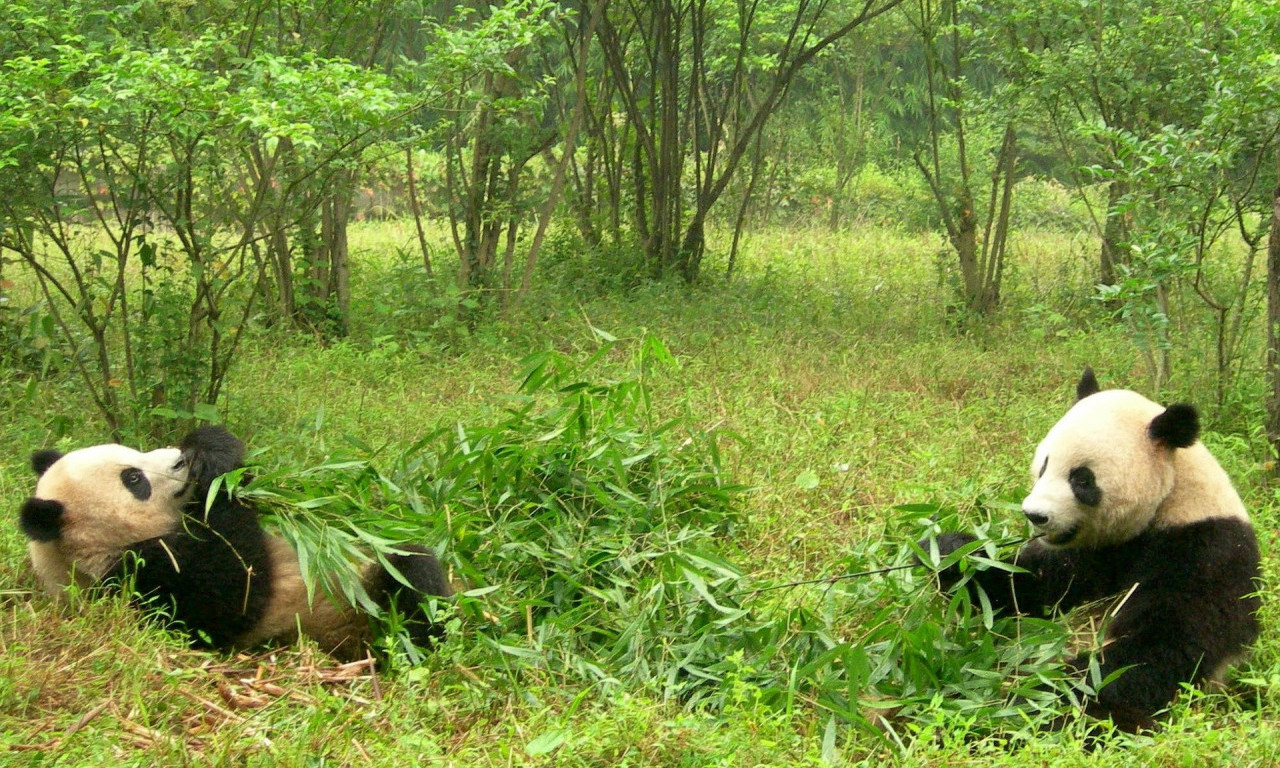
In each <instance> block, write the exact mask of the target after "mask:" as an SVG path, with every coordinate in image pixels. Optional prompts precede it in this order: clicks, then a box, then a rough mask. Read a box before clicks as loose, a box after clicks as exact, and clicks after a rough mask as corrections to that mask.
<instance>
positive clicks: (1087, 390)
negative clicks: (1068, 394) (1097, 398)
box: [1076, 365, 1102, 402]
mask: <svg viewBox="0 0 1280 768" xmlns="http://www.w3.org/2000/svg"><path fill="white" fill-rule="evenodd" d="M1101 391H1102V387H1100V386H1098V377H1097V376H1094V375H1093V369H1092V368H1090V367H1089V366H1087V365H1086V366H1085V367H1084V374H1083V375H1082V376H1081V377H1080V382H1079V383H1078V384H1076V401H1077V402H1079V401H1081V400H1083V399H1085V398H1086V397H1088V396H1089V395H1096V394H1097V393H1099V392H1101Z"/></svg>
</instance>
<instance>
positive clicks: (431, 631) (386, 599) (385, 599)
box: [370, 545, 453, 648]
mask: <svg viewBox="0 0 1280 768" xmlns="http://www.w3.org/2000/svg"><path fill="white" fill-rule="evenodd" d="M399 549H400V551H401V552H402V553H403V554H392V555H388V556H387V561H388V562H389V563H390V564H391V566H392V567H394V568H395V569H396V570H397V571H399V572H400V575H401V576H403V577H404V580H405V581H407V582H408V585H407V586H406V585H405V584H403V583H401V581H400V580H398V579H396V578H395V577H394V576H392V575H391V574H390V573H389V572H387V571H386V570H384V569H379V571H378V574H377V575H376V576H375V581H374V584H372V585H371V589H370V596H371V597H372V598H373V599H374V600H375V601H376V602H377V603H378V604H379V605H381V606H382V607H384V608H390V607H391V606H392V605H393V604H394V605H395V607H396V609H397V610H398V611H400V615H401V619H402V620H403V622H404V624H405V626H406V628H408V630H409V637H410V638H411V639H412V640H413V642H414V643H415V644H416V645H419V646H422V647H424V648H425V647H430V645H431V644H432V643H433V642H434V641H437V640H439V639H441V638H442V637H444V626H443V625H442V624H440V623H438V622H436V621H433V620H432V618H431V617H430V616H428V615H427V611H426V610H425V608H424V607H423V605H422V602H423V600H424V599H426V598H428V597H448V596H449V595H451V594H453V589H452V587H450V586H449V579H448V577H447V576H446V575H445V572H444V568H443V567H442V566H441V565H440V561H439V559H437V558H436V555H435V553H434V552H432V551H431V550H430V549H427V548H426V547H421V546H417V545H403V546H400V547H399Z"/></svg>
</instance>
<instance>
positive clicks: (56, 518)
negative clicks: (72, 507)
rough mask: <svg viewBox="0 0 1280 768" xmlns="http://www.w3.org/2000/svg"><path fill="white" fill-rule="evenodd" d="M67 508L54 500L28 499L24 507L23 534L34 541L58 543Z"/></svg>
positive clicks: (22, 516)
mask: <svg viewBox="0 0 1280 768" xmlns="http://www.w3.org/2000/svg"><path fill="white" fill-rule="evenodd" d="M64 512H66V507H63V506H62V502H60V501H53V500H52V499H37V498H35V497H32V498H30V499H27V500H26V502H24V503H23V505H22V515H21V518H20V520H21V523H22V532H23V533H25V534H26V535H27V538H28V539H31V540H32V541H57V540H58V537H60V536H61V535H62V514H63V513H64Z"/></svg>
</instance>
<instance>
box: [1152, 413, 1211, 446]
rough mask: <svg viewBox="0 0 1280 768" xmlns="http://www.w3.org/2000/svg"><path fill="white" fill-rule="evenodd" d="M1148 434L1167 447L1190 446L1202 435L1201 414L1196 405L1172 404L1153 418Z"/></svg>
mask: <svg viewBox="0 0 1280 768" xmlns="http://www.w3.org/2000/svg"><path fill="white" fill-rule="evenodd" d="M1147 434H1149V435H1151V439H1152V440H1155V441H1156V442H1157V443H1160V444H1161V445H1163V446H1164V447H1166V448H1189V447H1191V446H1192V445H1194V444H1195V442H1196V439H1197V438H1199V437H1200V414H1198V413H1196V408H1195V406H1194V405H1188V404H1186V403H1177V404H1175V405H1171V406H1169V407H1168V408H1166V409H1165V410H1164V413H1162V414H1160V415H1159V416H1157V417H1155V418H1154V419H1152V420H1151V423H1150V424H1149V425H1148V426H1147Z"/></svg>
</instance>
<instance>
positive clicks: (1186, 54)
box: [0, 0, 1280, 435]
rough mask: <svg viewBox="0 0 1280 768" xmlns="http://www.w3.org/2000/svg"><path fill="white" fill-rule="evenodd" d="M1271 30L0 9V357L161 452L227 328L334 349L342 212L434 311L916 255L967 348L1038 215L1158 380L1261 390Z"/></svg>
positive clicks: (674, 7)
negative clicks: (835, 259) (929, 243)
mask: <svg viewBox="0 0 1280 768" xmlns="http://www.w3.org/2000/svg"><path fill="white" fill-rule="evenodd" d="M1278 34H1280V32H1278V31H1277V18H1276V11H1275V9H1274V8H1273V7H1272V4H1270V3H1261V2H1258V3H1253V2H1211V3H1204V2H1185V3H1183V2H1171V3H1162V4H1160V5H1159V6H1158V7H1153V6H1149V4H1146V3H1138V2H1134V3H1127V2H1112V3H1079V2H1058V1H1056V0H1037V2H1032V3H1026V2H1017V3H1004V2H1000V1H999V0H997V1H996V2H985V3H971V2H954V1H952V0H940V1H938V2H934V1H933V0H918V1H917V2H909V3H904V2H897V1H895V0H872V1H870V2H843V1H842V0H836V1H830V0H822V1H819V2H815V1H811V0H800V1H798V2H788V3H760V2H758V1H757V2H746V1H745V0H744V1H742V2H714V1H711V0H694V1H691V2H665V1H664V2H654V3H608V2H594V3H593V2H586V3H582V4H572V3H570V4H557V3H552V2H519V3H506V4H502V5H486V4H476V5H474V6H468V5H466V4H462V5H454V4H440V3H417V2H398V1H396V2H393V1H391V0H387V1H385V2H275V1H273V2H260V3H256V2H249V3H243V2H235V3H220V2H194V3H193V2H164V1H163V0H156V1H155V2H140V3H133V4H126V5H121V4H117V3H98V2H79V1H78V0H77V2H71V3H65V2H57V3H44V2H39V1H37V0H22V1H21V2H15V3H11V4H9V5H8V6H7V7H6V9H5V12H4V17H3V23H2V24H0V59H2V60H3V67H4V77H3V82H2V83H0V104H2V105H3V111H2V112H0V114H2V115H3V117H2V119H0V188H2V189H3V190H4V195H3V199H2V200H0V249H2V251H0V252H2V253H3V254H4V262H3V267H0V268H2V269H3V270H4V273H3V275H2V277H0V279H3V280H4V282H3V283H0V286H3V287H0V291H4V294H3V301H4V303H3V304H2V305H0V307H2V309H0V312H3V314H2V315H0V328H3V330H4V333H5V340H6V342H7V345H6V346H7V350H8V351H7V353H6V354H7V356H8V358H9V362H10V363H11V364H12V363H15V362H18V363H20V364H25V363H22V360H23V359H24V358H32V357H41V358H47V357H48V356H50V355H56V356H61V357H63V358H65V359H66V360H67V361H68V364H69V365H72V366H74V367H75V368H76V370H77V371H78V372H79V374H80V377H81V381H82V383H83V385H84V386H85V387H86V389H87V391H88V392H90V393H91V394H92V397H93V400H94V402H95V403H96V405H97V407H98V409H99V410H100V411H101V413H102V415H103V416H104V417H105V418H106V419H107V421H108V423H109V425H110V426H111V429H112V431H114V432H115V433H116V434H117V435H122V434H125V433H128V432H132V431H134V430H136V429H139V428H141V429H143V431H144V432H145V431H154V430H157V429H159V430H161V431H163V430H164V429H165V427H164V426H163V425H162V424H152V423H150V422H151V421H152V420H153V417H154V416H155V415H156V414H157V413H159V414H162V415H164V416H167V417H170V418H172V417H173V416H174V415H175V414H179V415H184V416H186V417H190V416H192V415H194V414H195V413H196V411H197V409H198V408H200V407H202V406H204V407H208V406H211V405H213V404H215V403H216V401H217V398H218V395H219V393H220V389H221V386H222V383H223V381H224V379H225V376H226V374H227V371H228V369H229V366H230V364H231V361H232V359H233V358H234V356H235V353H236V350H237V348H238V343H239V339H240V337H241V335H242V334H243V333H244V332H245V331H246V329H247V328H249V327H250V325H252V324H259V325H261V324H267V325H277V326H283V327H291V328H297V329H299V330H300V331H303V332H306V333H313V334H317V335H319V336H320V337H322V338H325V339H334V338H338V337H341V336H343V335H344V334H346V333H348V330H349V326H350V312H351V309H350V305H351V300H352V296H351V290H352V289H351V283H350V277H349V275H350V269H351V264H350V261H351V256H350V247H349V237H348V230H349V226H350V224H351V222H352V221H355V220H361V219H369V218H387V217H398V218H406V219H409V220H411V221H412V222H413V223H414V225H415V232H416V235H417V236H416V238H415V240H416V242H413V243H411V244H405V245H403V246H402V247H401V250H402V251H405V253H404V254H403V255H404V256H405V257H406V258H412V259H413V262H414V264H417V265H419V267H418V268H416V269H414V270H412V272H406V274H405V275H404V276H403V279H404V280H405V281H408V282H410V283H411V284H412V285H413V287H414V292H415V293H416V294H418V295H419V296H420V297H429V302H430V303H431V304H432V306H434V307H435V308H436V309H437V311H438V313H439V314H440V316H446V315H447V316H448V317H449V318H450V319H451V320H457V321H458V322H462V323H474V322H475V321H476V319H478V318H479V317H481V316H484V315H485V314H486V313H491V312H494V311H499V310H500V309H502V308H506V307H510V306H512V305H514V304H519V303H521V302H526V301H527V300H528V299H529V297H530V295H531V292H532V291H534V289H535V288H537V287H538V285H539V282H540V281H545V280H547V279H548V278H547V275H548V274H549V273H551V272H553V271H554V267H556V266H562V265H563V262H564V260H565V258H566V257H567V256H568V255H572V256H573V258H574V260H575V262H582V263H585V264H587V265H588V267H589V269H591V270H595V271H599V272H609V273H612V275H613V279H614V280H615V281H616V282H617V284H618V285H621V286H625V285H628V284H635V283H636V282H637V281H644V280H650V279H675V280H681V281H685V282H687V283H691V284H693V283H701V284H709V283H714V282H716V281H722V280H732V278H733V276H734V272H735V268H736V266H737V259H738V254H739V250H740V244H741V240H742V237H743V236H744V233H748V232H750V231H751V230H752V228H759V227H764V226H770V225H776V226H804V227H815V226H816V227H826V228H829V229H830V230H833V231H836V230H840V229H857V228H867V227H870V226H886V225H888V226H895V227H901V228H905V229H908V230H912V231H928V232H935V233H938V234H939V235H940V237H941V242H940V245H939V253H938V256H937V260H938V264H939V269H940V272H941V274H942V275H943V277H944V279H946V280H948V281H950V282H951V283H952V284H953V286H954V291H953V293H952V295H951V297H950V298H948V302H949V303H952V304H954V308H955V310H956V312H957V313H958V315H960V316H961V318H960V320H959V322H962V323H964V322H969V321H970V319H973V318H979V317H981V316H983V315H987V314H990V313H992V312H994V311H997V309H998V308H999V306H1000V303H1001V298H1002V294H1001V288H1002V284H1003V281H1004V278H1005V276H1006V275H1007V274H1008V271H1009V270H1010V269H1017V268H1018V264H1017V263H1016V257H1015V256H1013V255H1011V253H1010V250H1009V242H1010V237H1011V233H1013V232H1016V231H1019V230H1026V229H1027V228H1028V227H1043V226H1057V227H1060V228H1065V229H1066V230H1067V231H1069V232H1073V233H1075V234H1077V235H1078V236H1079V237H1080V238H1083V239H1087V240H1088V241H1089V242H1090V245H1089V246H1088V247H1089V248H1091V249H1094V250H1096V270H1094V274H1093V275H1091V278H1092V282H1093V284H1094V285H1096V286H1097V288H1096V294H1095V298H1097V299H1098V300H1099V301H1100V302H1102V303H1104V304H1105V306H1106V307H1108V308H1109V309H1110V310H1112V311H1113V312H1114V316H1115V317H1116V319H1117V321H1119V322H1123V323H1125V324H1126V325H1127V326H1128V327H1129V328H1130V329H1131V331H1132V334H1133V336H1134V338H1135V339H1136V340H1137V342H1138V346H1139V348H1140V349H1141V351H1142V353H1143V354H1144V355H1145V356H1146V357H1147V360H1148V364H1149V368H1150V373H1151V381H1152V383H1153V384H1154V386H1155V387H1156V388H1157V389H1159V388H1160V387H1162V386H1163V385H1164V383H1165V382H1166V381H1167V380H1168V377H1169V376H1170V374H1171V367H1172V365H1173V359H1172V358H1173V356H1174V353H1173V349H1174V348H1175V347H1181V346H1185V345H1186V344H1187V340H1185V339H1181V338H1177V339H1175V336H1176V335H1177V334H1176V333H1175V329H1177V328H1178V327H1180V326H1182V325H1184V322H1183V321H1184V320H1186V318H1187V317H1188V316H1194V317H1195V319H1196V320H1197V322H1199V321H1200V320H1204V321H1205V322H1207V323H1209V328H1210V333H1211V334H1212V337H1211V339H1209V340H1208V341H1207V342H1206V343H1207V345H1208V348H1203V349H1197V350H1196V354H1195V356H1194V357H1193V358H1192V359H1194V360H1196V363H1197V366H1200V365H1202V364H1203V363H1205V362H1208V363H1209V364H1210V365H1211V366H1212V367H1213V369H1214V370H1213V375H1214V377H1215V379H1216V382H1217V388H1218V393H1219V397H1218V399H1219V401H1225V400H1226V399H1227V397H1228V393H1229V392H1230V391H1232V384H1233V381H1234V378H1235V377H1236V376H1237V375H1238V373H1239V371H1240V368H1241V366H1242V365H1244V364H1246V363H1247V364H1248V365H1249V366H1251V367H1253V369H1256V368H1257V366H1259V365H1261V364H1262V363H1261V362H1260V361H1259V360H1257V359H1256V357H1257V354H1258V350H1256V349H1246V345H1245V343H1244V341H1245V338H1246V333H1245V331H1246V330H1247V328H1248V326H1249V325H1250V323H1252V322H1253V321H1254V319H1255V318H1256V317H1257V316H1258V308H1259V305H1258V303H1257V301H1256V299H1257V298H1258V294H1257V292H1256V291H1254V292H1253V293H1251V288H1253V287H1254V286H1255V285H1258V284H1260V283H1261V281H1262V280H1264V278H1265V277H1266V276H1267V275H1269V274H1270V272H1269V271H1268V269H1267V264H1265V263H1263V262H1262V261H1261V257H1264V256H1265V253H1266V249H1267V236H1268V232H1270V231H1271V225H1272V208H1273V198H1274V194H1273V190H1274V188H1275V185H1276V149H1275V134H1276V131H1277V125H1278V123H1277V119H1276V110H1277V106H1278V104H1280V94H1278V93H1277V88H1278V85H1277V72H1278V69H1277V55H1276V53H1275V52H1276V51H1277V50H1280V45H1278V43H1280V38H1278V37H1277V35H1278ZM442 229H443V231H444V233H445V237H438V236H437V235H439V234H440V232H441V230H442ZM1242 254H1243V256H1242ZM1273 255H1274V254H1273ZM19 284H21V285H23V286H27V287H28V289H34V293H32V292H31V291H30V290H28V291H27V292H23V291H18V290H16V287H17V286H18V285H19ZM1179 287H1181V288H1185V289H1187V290H1185V291H1183V292H1182V293H1181V294H1179V296H1178V297H1175V296H1174V295H1173V294H1174V292H1175V289H1176V288H1179ZM161 336H163V337H164V338H165V340H166V341H165V343H163V344H156V343H155V339H157V338H159V337H161ZM1250 356H1252V357H1253V358H1254V359H1250ZM28 362H29V361H28ZM1267 364H1268V365H1271V366H1272V367H1273V368H1274V365H1273V363H1272V362H1268V363H1267ZM1273 410H1274V409H1273ZM1273 431H1274V430H1273Z"/></svg>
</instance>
